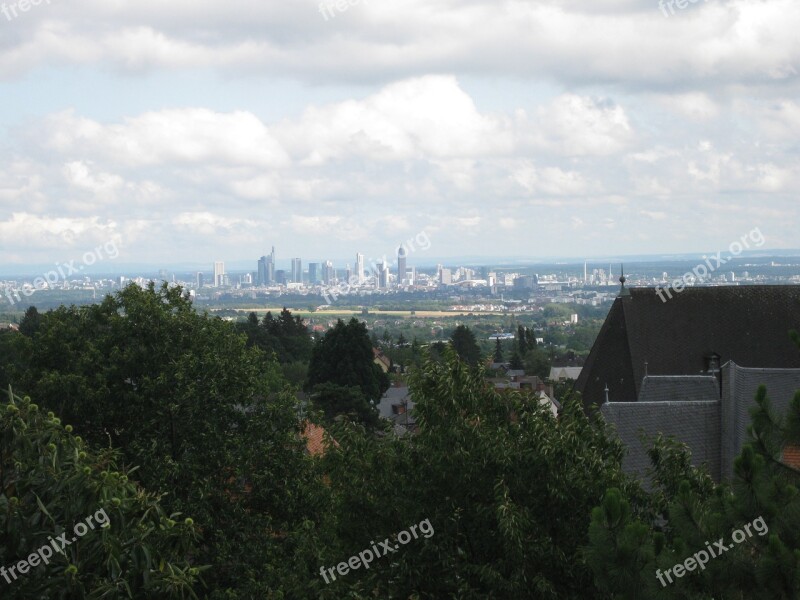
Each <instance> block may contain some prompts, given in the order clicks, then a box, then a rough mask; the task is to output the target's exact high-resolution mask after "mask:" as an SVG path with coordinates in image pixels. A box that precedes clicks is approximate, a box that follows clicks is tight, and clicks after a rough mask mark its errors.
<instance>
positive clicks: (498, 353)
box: [493, 338, 519, 363]
mask: <svg viewBox="0 0 800 600" xmlns="http://www.w3.org/2000/svg"><path fill="white" fill-rule="evenodd" d="M518 358H519V357H518ZM493 360H494V362H496V363H501V362H503V344H502V343H501V342H500V338H497V339H496V340H495V344H494V357H493Z"/></svg>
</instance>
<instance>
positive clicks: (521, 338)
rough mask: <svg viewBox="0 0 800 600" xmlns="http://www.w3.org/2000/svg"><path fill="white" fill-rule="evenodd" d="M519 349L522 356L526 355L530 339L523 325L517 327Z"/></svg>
mask: <svg viewBox="0 0 800 600" xmlns="http://www.w3.org/2000/svg"><path fill="white" fill-rule="evenodd" d="M517 351H518V352H519V354H520V356H525V354H526V353H527V352H528V340H527V336H526V335H525V328H524V327H523V326H522V325H520V326H519V327H517Z"/></svg>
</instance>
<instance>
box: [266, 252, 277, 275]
mask: <svg viewBox="0 0 800 600" xmlns="http://www.w3.org/2000/svg"><path fill="white" fill-rule="evenodd" d="M273 283H275V246H273V247H272V252H270V255H269V256H268V257H267V281H266V284H267V285H270V284H273Z"/></svg>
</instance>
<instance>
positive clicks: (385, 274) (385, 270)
mask: <svg viewBox="0 0 800 600" xmlns="http://www.w3.org/2000/svg"><path fill="white" fill-rule="evenodd" d="M377 267H378V288H380V289H382V290H385V289H386V288H388V287H389V265H387V264H386V263H382V262H379V263H378V264H377Z"/></svg>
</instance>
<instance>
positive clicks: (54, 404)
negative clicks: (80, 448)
mask: <svg viewBox="0 0 800 600" xmlns="http://www.w3.org/2000/svg"><path fill="white" fill-rule="evenodd" d="M249 325H252V320H250V322H249ZM20 337H23V338H24V336H20ZM24 339H27V338H24ZM29 351H30V358H29V360H27V361H26V363H25V364H23V365H21V366H20V367H19V368H15V369H14V370H13V372H12V374H11V378H12V380H13V381H14V382H15V385H16V386H17V387H18V388H20V389H22V390H25V391H26V392H28V393H30V394H32V395H34V396H35V397H37V398H39V399H40V402H41V404H42V405H43V406H44V407H46V409H49V410H51V411H53V412H54V413H56V414H59V415H60V416H61V418H63V419H65V420H67V421H70V422H74V423H80V427H81V430H82V434H83V435H84V436H85V438H86V439H87V441H88V442H90V443H91V444H94V445H97V446H98V447H101V446H102V447H106V446H108V445H109V444H110V445H112V446H113V447H119V448H121V451H122V453H123V454H122V456H123V459H124V461H125V463H126V464H137V465H139V466H140V467H141V468H140V470H138V471H137V472H136V478H137V479H138V481H139V482H140V483H141V484H142V485H144V486H145V487H146V488H147V489H150V490H153V491H154V492H158V493H161V492H169V496H166V497H165V499H164V503H165V506H166V508H167V510H169V511H171V512H184V513H188V514H191V515H192V516H193V518H194V519H195V521H196V522H197V523H198V526H199V528H200V531H201V532H202V538H201V540H200V543H199V544H198V550H197V554H196V558H197V560H199V561H202V562H204V563H208V564H212V565H213V569H211V570H210V571H209V577H208V578H209V582H210V586H211V588H212V589H213V590H214V593H213V595H212V596H211V597H212V598H213V597H214V595H217V594H219V595H220V596H223V595H226V594H241V595H242V597H251V596H263V595H264V594H265V593H266V591H267V590H268V589H271V588H274V587H275V586H276V585H277V582H278V581H282V585H284V586H286V587H287V588H289V587H291V586H292V585H294V584H293V583H292V581H294V582H296V583H297V585H298V586H300V585H305V583H303V582H304V581H305V580H306V579H307V576H308V575H307V573H304V572H303V569H304V568H308V569H311V570H312V571H313V569H314V568H315V565H314V564H313V563H315V562H316V560H315V559H313V560H312V559H311V558H303V559H300V558H298V556H297V554H298V552H303V553H305V554H304V556H313V555H315V554H316V552H317V551H316V550H315V549H314V548H313V547H309V546H307V545H303V544H304V543H305V542H303V543H301V541H302V540H306V539H307V537H308V530H307V529H306V528H305V521H307V520H311V521H319V520H320V515H319V514H317V512H316V511H317V510H322V506H324V502H322V501H321V500H320V497H321V495H322V496H324V494H325V490H324V487H323V486H321V485H320V484H319V481H318V480H316V477H317V474H316V471H315V469H316V467H314V466H313V465H312V464H311V463H310V462H309V460H310V459H309V458H308V457H307V456H306V454H305V446H304V443H303V441H302V438H301V437H300V432H301V430H302V427H303V423H302V421H301V420H300V411H299V407H298V403H297V400H296V398H295V397H294V394H293V393H288V392H284V391H282V388H283V385H284V382H283V380H282V378H281V375H280V366H279V365H278V364H277V363H276V362H275V361H273V360H271V359H270V358H268V357H266V356H264V354H263V353H262V352H261V351H260V350H259V349H258V348H256V347H248V346H247V342H246V339H245V337H244V336H243V335H241V334H239V333H237V332H236V330H235V328H234V327H233V326H232V324H230V323H227V322H225V321H223V320H221V319H219V318H211V317H209V316H207V315H200V314H198V313H197V312H196V311H195V310H194V308H193V307H192V304H191V302H190V300H189V298H188V295H184V294H183V291H182V290H181V289H180V288H179V287H175V288H168V287H167V286H166V285H164V286H162V287H161V288H160V289H158V290H156V289H155V286H154V285H153V284H150V285H149V286H148V288H147V289H142V288H140V287H139V286H136V285H130V286H128V287H126V288H125V289H124V290H122V291H120V292H119V293H117V294H115V295H114V296H108V297H106V298H105V299H104V300H103V302H102V303H101V304H99V305H91V306H84V307H74V306H73V307H69V308H67V307H61V308H59V309H57V310H55V311H52V312H48V313H47V314H45V315H42V321H41V324H40V327H39V330H38V332H37V334H36V337H35V340H34V341H33V342H32V343H31V344H30V349H29ZM277 482H280V483H277ZM309 543H310V542H309ZM306 561H308V563H307V562H306ZM281 565H293V566H292V567H288V566H287V567H281Z"/></svg>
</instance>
